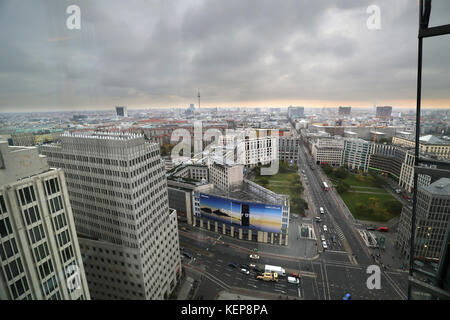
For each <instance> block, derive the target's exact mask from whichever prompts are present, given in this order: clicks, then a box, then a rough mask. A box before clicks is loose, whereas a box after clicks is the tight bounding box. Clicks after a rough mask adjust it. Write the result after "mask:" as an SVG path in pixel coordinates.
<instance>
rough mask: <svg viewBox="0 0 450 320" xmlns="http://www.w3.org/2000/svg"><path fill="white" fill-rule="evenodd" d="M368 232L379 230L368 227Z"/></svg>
mask: <svg viewBox="0 0 450 320" xmlns="http://www.w3.org/2000/svg"><path fill="white" fill-rule="evenodd" d="M366 230H367V231H375V230H377V228H376V227H367V228H366Z"/></svg>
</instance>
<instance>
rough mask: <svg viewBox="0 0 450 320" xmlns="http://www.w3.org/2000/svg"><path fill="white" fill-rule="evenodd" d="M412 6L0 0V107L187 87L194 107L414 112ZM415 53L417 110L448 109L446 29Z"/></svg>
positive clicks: (166, 95)
mask: <svg viewBox="0 0 450 320" xmlns="http://www.w3.org/2000/svg"><path fill="white" fill-rule="evenodd" d="M418 2H419V1H417V0H383V1H381V0H380V1H377V0H370V1H365V0H315V1H309V0H304V1H303V0H148V1H138V0H121V1H118V0H89V1H78V0H71V1H64V0H54V1H53V0H52V1H50V0H45V1H44V0H23V1H17V0H11V1H9V0H0V41H1V42H0V43H1V47H0V112H2V111H38V110H66V111H67V110H84V109H101V108H109V109H110V108H112V107H113V106H115V105H127V106H128V107H129V108H132V109H133V108H151V107H187V106H188V105H189V104H190V103H197V98H196V96H197V90H198V88H199V89H200V92H201V95H202V106H204V107H215V106H219V107H221V106H278V107H285V106H289V105H303V106H306V107H323V106H327V107H336V106H339V105H351V106H354V107H365V106H366V107H371V106H373V105H374V104H378V105H392V106H394V107H415V99H416V77H417V30H418ZM72 4H75V5H78V6H79V7H80V9H81V29H80V30H76V29H75V30H69V29H68V28H67V26H66V21H67V19H68V17H69V16H70V14H67V13H66V9H67V7H68V6H69V5H72ZM370 5H376V6H378V7H379V8H380V18H381V19H380V25H381V29H379V30H377V29H374V30H371V29H369V28H368V27H367V20H368V19H369V18H370V17H371V15H372V13H367V8H368V7H369V6H370ZM447 23H450V1H447V0H434V1H433V11H432V17H431V22H430V25H439V24H447ZM424 48H425V50H424V91H423V97H424V105H425V106H428V107H450V59H449V56H450V36H444V37H440V39H426V40H425V47H424Z"/></svg>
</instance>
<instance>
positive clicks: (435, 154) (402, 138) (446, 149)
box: [392, 134, 450, 159]
mask: <svg viewBox="0 0 450 320" xmlns="http://www.w3.org/2000/svg"><path fill="white" fill-rule="evenodd" d="M392 144H396V145H401V146H406V147H411V148H414V146H415V144H416V142H415V137H414V136H412V135H405V134H403V135H402V134H399V135H396V136H395V137H393V138H392ZM419 150H420V153H422V154H424V155H427V156H430V157H432V158H438V159H440V158H441V159H450V142H449V141H446V140H443V139H440V138H438V137H436V136H433V135H426V136H421V137H420V139H419Z"/></svg>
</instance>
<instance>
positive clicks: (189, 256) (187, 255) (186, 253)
mask: <svg viewBox="0 0 450 320" xmlns="http://www.w3.org/2000/svg"><path fill="white" fill-rule="evenodd" d="M183 256H185V257H186V258H188V259H192V254H190V253H189V252H187V251H184V252H183Z"/></svg>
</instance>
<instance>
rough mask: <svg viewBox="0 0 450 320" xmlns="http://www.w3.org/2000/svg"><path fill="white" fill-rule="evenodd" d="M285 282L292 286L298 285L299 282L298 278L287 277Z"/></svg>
mask: <svg viewBox="0 0 450 320" xmlns="http://www.w3.org/2000/svg"><path fill="white" fill-rule="evenodd" d="M287 281H288V282H289V283H292V284H299V283H300V280H299V279H298V278H295V277H287Z"/></svg>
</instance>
